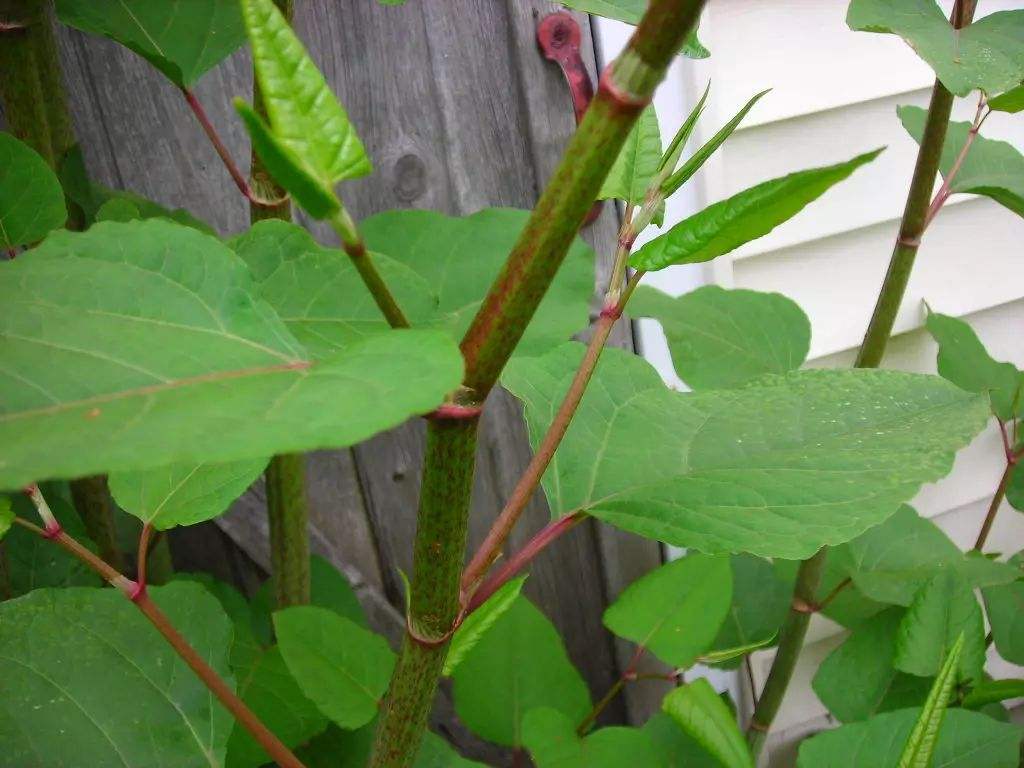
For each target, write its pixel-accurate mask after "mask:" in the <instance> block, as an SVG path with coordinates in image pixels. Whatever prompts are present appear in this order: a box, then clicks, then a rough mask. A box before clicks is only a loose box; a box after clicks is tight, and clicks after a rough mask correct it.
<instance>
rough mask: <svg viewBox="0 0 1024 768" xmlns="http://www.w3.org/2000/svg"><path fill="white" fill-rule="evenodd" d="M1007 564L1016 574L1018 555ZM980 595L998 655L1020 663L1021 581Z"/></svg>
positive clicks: (1023, 625) (1023, 639) (1023, 637)
mask: <svg viewBox="0 0 1024 768" xmlns="http://www.w3.org/2000/svg"><path fill="white" fill-rule="evenodd" d="M1017 474H1020V473H1019V472H1018V473H1017ZM1010 564H1011V565H1013V566H1014V567H1015V568H1017V569H1018V573H1019V569H1020V568H1021V567H1022V565H1024V557H1022V554H1021V553H1019V552H1018V553H1017V554H1016V555H1014V556H1013V557H1012V558H1011V559H1010ZM981 594H982V596H983V597H984V599H985V614H986V616H988V621H989V624H991V625H992V639H993V640H994V641H995V645H996V650H997V651H999V655H1000V656H1002V657H1003V658H1004V659H1006V660H1007V661H1009V662H1010V663H1012V664H1024V581H1021V580H1020V579H1018V580H1016V581H1014V582H1012V583H1010V584H1004V585H1000V586H992V587H988V588H986V589H983V590H981Z"/></svg>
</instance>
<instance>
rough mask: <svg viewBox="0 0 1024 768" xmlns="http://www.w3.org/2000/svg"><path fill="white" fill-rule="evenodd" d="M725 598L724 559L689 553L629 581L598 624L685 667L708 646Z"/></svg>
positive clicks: (728, 579) (728, 582)
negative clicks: (602, 623) (602, 622)
mask: <svg viewBox="0 0 1024 768" xmlns="http://www.w3.org/2000/svg"><path fill="white" fill-rule="evenodd" d="M731 597H732V571H731V568H730V565H729V558H727V557H725V556H723V555H717V556H712V555H701V554H691V555H687V556H686V557H682V558H679V559H678V560H673V561H671V562H669V563H666V564H665V565H663V566H661V567H660V568H656V569H655V570H653V571H651V572H650V573H648V574H646V575H645V576H643V577H641V578H639V579H637V580H636V581H634V582H633V583H632V584H630V585H629V586H628V587H627V588H626V589H625V591H623V593H622V594H621V595H619V597H618V599H616V601H615V602H614V603H612V605H610V606H609V607H608V608H607V610H605V612H604V625H605V626H606V627H608V629H610V630H611V631H612V632H614V633H615V634H616V635H618V636H619V637H624V638H626V639H628V640H633V641H634V642H635V643H637V645H640V646H643V647H644V648H647V649H648V650H649V651H651V653H653V654H654V655H655V656H657V657H658V658H659V659H661V660H662V661H664V662H665V663H666V664H669V665H671V666H672V667H675V668H677V669H686V668H688V667H690V666H691V665H692V664H693V662H694V661H695V660H696V659H697V657H698V656H700V655H701V653H703V652H704V651H705V650H707V649H708V648H709V647H710V646H711V643H712V642H713V641H714V639H715V636H716V635H717V634H718V629H719V627H721V625H722V622H723V621H724V619H725V616H726V613H727V612H728V610H729V603H730V600H731Z"/></svg>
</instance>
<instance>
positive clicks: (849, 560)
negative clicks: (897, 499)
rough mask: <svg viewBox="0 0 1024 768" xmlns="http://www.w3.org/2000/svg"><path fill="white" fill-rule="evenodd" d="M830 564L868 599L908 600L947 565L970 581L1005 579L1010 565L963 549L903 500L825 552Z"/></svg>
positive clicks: (1001, 581)
mask: <svg viewBox="0 0 1024 768" xmlns="http://www.w3.org/2000/svg"><path fill="white" fill-rule="evenodd" d="M829 558H830V561H831V562H832V563H833V565H834V566H835V567H836V568H837V569H838V570H839V571H841V572H842V573H843V574H845V576H846V577H849V578H852V579H853V583H854V584H855V585H856V587H857V589H858V590H859V591H860V592H861V593H862V594H864V595H866V596H867V597H869V598H871V599H872V600H876V601H878V602H881V603H890V604H894V605H910V603H911V601H913V599H914V595H916V594H917V592H918V590H919V589H920V588H921V587H922V586H924V585H925V584H926V583H927V582H928V580H929V579H931V578H932V577H934V576H935V575H937V574H939V573H943V572H946V571H951V572H953V573H955V574H957V575H958V576H959V577H960V578H961V579H963V580H964V581H965V582H966V583H967V584H969V585H970V586H971V587H987V586H991V585H994V584H1008V583H1009V582H1011V581H1013V580H1014V579H1015V578H1016V577H1017V575H1018V573H1017V571H1016V569H1015V568H1013V567H1012V566H1008V565H1006V564H1004V563H998V562H994V561H992V560H988V559H986V558H983V557H978V556H977V554H976V553H975V554H969V553H968V554H965V553H964V552H962V551H961V550H960V549H959V547H957V546H956V544H954V543H953V542H952V541H951V540H950V538H949V537H948V536H946V534H945V533H943V532H942V530H941V529H940V528H939V527H938V526H937V525H935V523H933V522H932V521H931V520H926V519H925V518H923V517H921V516H920V515H918V514H917V512H915V511H914V509H913V507H910V506H909V505H903V506H902V507H900V509H899V510H897V512H896V514H894V515H893V516H892V517H890V518H889V519H888V520H886V521H885V522H884V523H882V524H881V525H877V526H875V527H874V528H871V529H870V530H868V531H865V532H864V533H863V534H861V535H860V536H858V537H857V538H856V539H853V540H852V541H850V542H848V543H846V544H843V545H841V546H839V547H836V548H835V549H833V550H832V551H831V552H830V553H829Z"/></svg>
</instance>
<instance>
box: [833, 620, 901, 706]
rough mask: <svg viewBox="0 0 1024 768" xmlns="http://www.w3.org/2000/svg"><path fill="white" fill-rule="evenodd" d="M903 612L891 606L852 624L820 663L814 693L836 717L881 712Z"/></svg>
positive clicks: (893, 669) (891, 679) (891, 681)
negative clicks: (839, 641) (845, 634)
mask: <svg viewBox="0 0 1024 768" xmlns="http://www.w3.org/2000/svg"><path fill="white" fill-rule="evenodd" d="M903 614H904V611H903V610H902V609H900V608H890V609H889V610H887V611H883V612H882V613H880V614H878V615H877V616H872V617H871V618H870V619H868V620H867V621H865V622H863V623H862V624H860V625H858V626H856V627H854V629H853V632H852V634H851V635H850V636H849V637H848V638H846V640H845V641H844V642H843V644H842V645H840V646H839V647H838V648H836V649H835V650H834V651H832V653H830V654H829V655H828V657H827V658H826V659H825V661H823V662H822V663H821V666H820V667H819V668H818V672H817V674H815V676H814V683H813V688H814V693H815V694H817V696H818V698H819V699H820V700H821V703H822V704H824V705H825V706H826V707H828V710H829V712H831V713H832V714H833V716H835V717H836V719H838V720H840V721H842V722H844V723H849V722H853V721H855V720H866V719H867V718H869V717H871V715H874V714H876V713H878V712H882V711H884V709H885V708H884V706H883V703H884V702H885V700H886V697H887V696H888V694H889V692H890V689H891V688H892V686H893V684H894V683H895V682H896V680H897V677H898V676H899V674H900V673H899V672H897V670H896V667H895V666H893V657H894V655H895V653H896V636H897V634H898V632H899V628H900V621H901V620H902V618H903Z"/></svg>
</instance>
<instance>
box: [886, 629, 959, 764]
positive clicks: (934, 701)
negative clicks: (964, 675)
mask: <svg viewBox="0 0 1024 768" xmlns="http://www.w3.org/2000/svg"><path fill="white" fill-rule="evenodd" d="M963 649H964V636H963V634H962V633H961V634H960V636H959V637H958V638H957V639H956V642H955V643H953V647H952V648H950V649H949V655H948V656H947V657H946V660H945V661H944V662H943V663H942V667H941V668H940V669H939V674H938V676H937V677H936V678H935V683H934V684H933V685H932V690H931V693H929V694H928V700H927V701H925V703H924V706H923V707H922V708H921V714H920V715H918V718H917V722H916V723H914V729H913V730H912V731H911V732H910V737H909V738H908V739H907V742H906V744H905V745H904V746H903V753H902V754H901V755H900V762H899V768H929V767H930V766H931V764H932V760H933V758H934V757H935V748H936V746H937V745H938V741H939V729H940V728H941V727H942V720H943V718H944V717H945V715H946V706H947V705H948V704H949V697H950V695H951V694H952V693H953V685H954V683H956V678H957V666H958V665H959V663H960V653H961V652H962V651H963Z"/></svg>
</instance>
